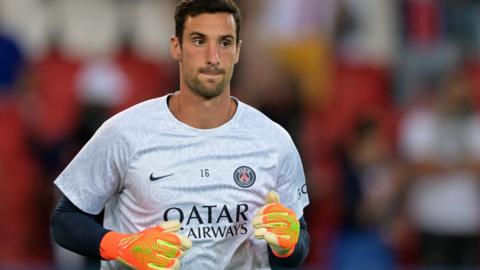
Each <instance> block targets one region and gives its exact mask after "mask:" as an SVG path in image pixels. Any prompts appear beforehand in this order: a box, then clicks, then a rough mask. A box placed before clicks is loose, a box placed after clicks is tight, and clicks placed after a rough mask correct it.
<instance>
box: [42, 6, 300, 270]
mask: <svg viewBox="0 0 480 270" xmlns="http://www.w3.org/2000/svg"><path fill="white" fill-rule="evenodd" d="M240 25H241V16H240V11H239V9H238V7H237V5H236V4H235V3H234V2H233V0H182V1H180V2H179V4H178V5H177V7H176V11H175V35H173V36H172V37H171V39H170V53H171V56H172V57H173V58H174V59H175V60H176V61H177V62H178V66H179V76H180V78H179V88H180V89H179V90H178V91H176V92H174V93H171V94H168V95H165V96H162V97H159V98H155V99H151V100H147V101H145V102H142V103H140V104H137V105H135V106H133V107H131V108H129V109H127V110H125V111H123V112H120V113H119V114H117V115H115V116H114V117H112V118H110V119H109V120H108V121H106V122H105V123H104V124H103V125H102V126H101V127H100V128H99V129H98V131H97V132H96V133H95V135H94V136H93V137H92V138H91V139H90V140H89V142H88V143H87V144H86V145H85V146H84V147H83V148H82V149H81V151H80V152H79V153H78V154H77V156H76V157H75V158H74V159H73V160H72V161H71V162H70V164H69V165H68V166H67V167H66V168H65V170H64V171H63V172H62V173H61V174H60V175H59V176H58V178H57V179H56V180H55V185H56V186H57V187H58V188H59V189H60V191H61V192H62V193H63V195H64V196H63V197H62V198H61V200H60V203H59V206H58V207H57V209H55V211H54V213H53V217H52V224H51V231H52V235H53V238H54V239H55V241H56V242H57V243H59V244H60V245H61V246H63V247H65V248H67V249H69V250H72V251H74V252H76V253H79V254H82V255H85V256H89V257H93V258H98V259H101V260H102V263H101V269H102V270H111V269H132V268H133V269H139V270H147V269H148V270H150V269H157V270H158V269H184V270H189V269H191V270H198V269H220V270H223V269H235V270H251V269H255V270H265V269H275V268H277V267H297V266H299V265H301V264H302V262H303V261H304V260H305V258H306V256H307V254H308V250H309V237H308V233H307V229H306V223H305V219H304V218H303V209H304V208H305V207H306V206H307V205H308V203H309V201H308V194H307V190H306V184H305V176H304V172H303V167H302V162H301V159H300V156H299V154H298V151H297V149H296V147H295V145H294V143H293V141H292V139H291V138H290V136H289V134H288V133H287V132H286V131H285V130H284V129H283V128H282V127H280V126H279V125H278V124H276V123H274V122H273V121H271V120H270V119H268V118H267V117H266V116H265V115H263V114H262V113H261V112H259V111H258V110H256V109H254V108H252V107H250V106H249V105H247V104H245V103H243V102H241V101H240V100H238V99H237V98H235V97H232V96H231V95H230V81H231V79H232V74H233V69H234V66H235V64H236V63H237V62H238V60H239V56H240V49H241V45H242V42H241V40H240V38H239V34H240ZM103 209H104V210H105V212H104V220H103V224H102V225H103V226H102V225H100V224H98V223H97V222H96V221H95V220H96V217H97V216H98V215H99V214H100V213H101V212H102V210H103Z"/></svg>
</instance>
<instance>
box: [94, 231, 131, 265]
mask: <svg viewBox="0 0 480 270" xmlns="http://www.w3.org/2000/svg"><path fill="white" fill-rule="evenodd" d="M125 236H126V235H125V234H121V233H117V232H108V233H106V234H105V236H103V238H102V241H100V256H101V257H102V259H104V260H114V259H115V258H116V257H117V256H118V254H117V250H116V247H117V245H118V243H119V242H120V240H122V239H123V238H125Z"/></svg>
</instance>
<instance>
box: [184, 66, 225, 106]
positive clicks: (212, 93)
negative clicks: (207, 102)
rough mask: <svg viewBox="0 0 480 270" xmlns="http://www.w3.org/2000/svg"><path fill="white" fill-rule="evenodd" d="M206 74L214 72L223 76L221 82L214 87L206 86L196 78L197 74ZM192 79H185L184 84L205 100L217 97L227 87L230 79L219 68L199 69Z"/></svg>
mask: <svg viewBox="0 0 480 270" xmlns="http://www.w3.org/2000/svg"><path fill="white" fill-rule="evenodd" d="M208 72H215V73H218V74H223V76H222V80H221V81H220V82H218V83H216V84H215V85H206V83H204V82H202V81H200V79H199V78H198V74H201V73H208ZM198 74H197V76H195V77H194V78H193V79H188V78H187V79H185V83H186V84H187V85H188V87H189V88H190V89H192V91H193V92H194V93H195V94H197V95H199V96H201V97H203V98H205V99H212V98H215V97H217V96H219V95H220V94H221V93H223V91H224V90H225V88H226V87H227V85H228V83H229V82H230V77H231V76H229V75H228V74H227V73H226V72H225V70H224V69H219V68H210V67H208V68H200V69H199V73H198Z"/></svg>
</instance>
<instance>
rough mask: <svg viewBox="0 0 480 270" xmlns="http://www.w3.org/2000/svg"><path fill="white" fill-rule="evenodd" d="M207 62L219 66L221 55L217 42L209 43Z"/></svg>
mask: <svg viewBox="0 0 480 270" xmlns="http://www.w3.org/2000/svg"><path fill="white" fill-rule="evenodd" d="M206 60H207V64H208V65H211V66H217V65H219V64H220V57H219V56H218V48H217V46H216V44H209V46H208V47H207V59H206Z"/></svg>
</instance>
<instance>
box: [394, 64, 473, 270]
mask: <svg viewBox="0 0 480 270" xmlns="http://www.w3.org/2000/svg"><path fill="white" fill-rule="evenodd" d="M432 99H433V100H432V101H433V102H431V103H430V104H423V106H421V107H419V108H413V109H410V110H409V111H408V112H407V114H406V116H405V118H404V120H403V123H402V126H401V131H400V132H401V133H400V134H401V135H400V138H401V145H400V146H401V151H402V153H403V155H404V158H405V159H406V160H407V162H408V164H409V170H410V173H411V183H410V185H411V187H410V191H409V194H408V198H407V200H408V210H409V214H410V216H411V219H412V222H413V223H414V225H415V226H416V228H417V230H418V231H419V233H420V251H421V252H420V255H421V264H422V265H423V267H425V268H426V269H447V267H449V268H448V269H477V268H478V267H479V264H478V254H479V252H480V249H479V240H480V238H479V233H480V231H479V230H480V186H479V182H478V179H479V177H480V167H479V165H480V118H479V115H478V114H476V113H475V112H474V111H473V110H472V103H471V101H472V99H471V90H470V85H469V82H468V80H467V77H466V75H465V74H464V73H463V72H455V73H454V74H452V75H449V76H447V80H446V83H445V84H444V87H443V88H442V89H441V90H440V91H439V92H438V93H437V94H434V95H433V97H432ZM462 267H463V268H462Z"/></svg>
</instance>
